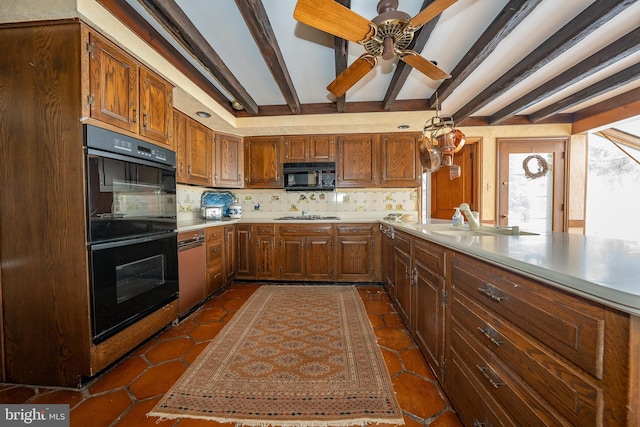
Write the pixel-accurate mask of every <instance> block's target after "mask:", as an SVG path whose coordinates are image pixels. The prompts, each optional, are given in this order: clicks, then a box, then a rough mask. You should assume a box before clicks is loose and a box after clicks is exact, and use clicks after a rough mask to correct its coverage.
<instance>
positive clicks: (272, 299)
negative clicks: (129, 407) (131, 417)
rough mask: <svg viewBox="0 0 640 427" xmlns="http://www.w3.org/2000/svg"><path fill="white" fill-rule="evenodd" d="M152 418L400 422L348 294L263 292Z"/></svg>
mask: <svg viewBox="0 0 640 427" xmlns="http://www.w3.org/2000/svg"><path fill="white" fill-rule="evenodd" d="M148 415H149V416H155V417H161V418H168V419H174V418H197V419H205V420H212V421H217V422H221V423H228V422H233V423H237V424H241V425H247V426H269V425H274V426H303V427H307V426H350V425H362V424H367V423H386V424H404V420H403V418H402V412H401V409H400V406H399V405H398V401H397V399H396V396H395V393H394V391H393V386H392V384H391V379H390V377H389V373H388V371H387V369H386V366H385V363H384V360H383V358H382V354H381V352H380V349H379V348H378V346H377V344H376V338H375V335H374V332H373V328H372V327H371V324H370V322H369V319H368V317H367V314H366V311H365V307H364V304H363V302H362V300H361V299H360V296H359V295H358V291H357V290H356V288H355V287H353V286H313V285H309V286H279V285H265V286H262V287H261V288H259V289H258V290H257V291H256V292H255V293H254V294H253V295H252V296H251V297H250V298H249V299H248V300H247V302H246V303H245V304H244V305H243V306H242V307H241V308H240V310H238V312H237V313H236V314H235V316H234V317H233V318H232V319H231V321H230V322H229V323H228V324H227V325H225V327H224V328H223V329H222V330H221V331H220V333H219V334H218V335H217V336H216V337H215V338H214V340H213V341H212V342H211V343H210V344H209V345H208V346H207V348H206V349H205V350H204V351H203V352H202V353H201V354H200V356H199V357H198V358H197V359H196V360H195V361H194V363H193V364H192V365H191V366H190V367H189V368H188V369H187V371H186V372H185V373H184V374H183V376H182V377H181V378H180V379H179V380H178V382H177V383H176V384H175V385H174V386H173V387H172V388H171V389H170V390H169V391H168V392H167V393H166V394H165V395H164V397H163V398H162V399H161V400H160V401H159V402H158V404H157V405H156V406H155V408H154V409H153V410H152V411H151V412H150V413H149V414H148Z"/></svg>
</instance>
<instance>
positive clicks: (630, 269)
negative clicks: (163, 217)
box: [178, 216, 640, 315]
mask: <svg viewBox="0 0 640 427" xmlns="http://www.w3.org/2000/svg"><path fill="white" fill-rule="evenodd" d="M323 222H325V223H327V222H328V223H358V222H361V223H367V222H380V223H383V224H387V225H389V226H392V227H394V228H395V229H397V230H402V231H405V232H407V233H409V234H412V235H414V236H417V237H421V238H424V239H426V240H430V241H432V242H434V243H438V244H440V245H442V246H445V247H448V248H451V249H454V250H457V251H459V252H462V253H466V254H468V255H471V256H474V257H476V258H479V259H482V260H485V261H488V262H491V263H493V264H496V265H499V266H501V267H505V268H507V269H510V270H512V271H515V272H518V273H521V274H524V275H526V276H529V277H532V278H534V279H538V280H541V281H543V282H545V283H548V284H550V285H552V286H555V287H558V288H561V289H565V290H568V291H569V292H571V293H574V294H578V295H582V296H584V297H586V298H588V299H591V300H594V301H597V302H600V303H603V304H605V305H608V306H611V307H614V308H617V309H619V310H621V311H624V312H627V313H631V314H635V315H640V242H636V241H626V240H618V239H608V238H604V237H595V236H584V235H581V234H568V233H549V234H542V235H527V236H524V235H522V236H503V235H497V236H492V235H483V236H464V237H461V236H446V235H442V234H437V233H433V232H430V231H427V230H424V229H423V228H420V227H419V226H417V225H415V224H411V223H401V222H389V221H384V220H380V219H379V218H369V217H367V216H360V217H358V216H353V217H351V216H350V217H344V218H341V219H340V220H313V221H297V222H296V221H291V220H278V221H276V220H274V219H273V218H270V217H264V216H263V217H248V218H246V217H243V218H242V219H240V220H238V219H233V220H229V219H226V220H224V221H205V220H189V221H178V231H189V230H196V229H204V228H207V227H215V226H224V225H228V224H236V223H251V224H253V223H277V224H291V223H297V224H299V223H303V224H306V223H309V224H310V225H313V224H316V223H323ZM430 222H432V223H436V224H442V223H450V221H443V220H432V221H430Z"/></svg>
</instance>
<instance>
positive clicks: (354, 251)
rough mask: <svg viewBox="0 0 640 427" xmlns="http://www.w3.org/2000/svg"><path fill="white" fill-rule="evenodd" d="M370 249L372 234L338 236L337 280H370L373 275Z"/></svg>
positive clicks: (371, 247) (371, 246)
mask: <svg viewBox="0 0 640 427" xmlns="http://www.w3.org/2000/svg"><path fill="white" fill-rule="evenodd" d="M372 249H373V237H372V236H338V256H337V257H336V261H337V267H338V280H345V281H355V282H360V281H368V280H370V279H371V278H372V276H373V251H372Z"/></svg>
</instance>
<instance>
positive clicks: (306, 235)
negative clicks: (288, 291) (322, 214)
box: [278, 224, 334, 281]
mask: <svg viewBox="0 0 640 427" xmlns="http://www.w3.org/2000/svg"><path fill="white" fill-rule="evenodd" d="M333 230H334V227H333V225H331V224H315V225H306V224H304V225H303V224H295V225H291V226H280V227H279V244H278V260H279V262H280V266H279V268H278V277H279V278H280V279H284V280H312V281H318V280H332V279H333V278H334V269H333V261H334V259H333V234H334V231H333Z"/></svg>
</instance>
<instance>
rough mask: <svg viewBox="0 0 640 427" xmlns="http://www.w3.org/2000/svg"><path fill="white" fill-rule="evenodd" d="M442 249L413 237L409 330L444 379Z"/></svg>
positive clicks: (443, 262)
mask: <svg viewBox="0 0 640 427" xmlns="http://www.w3.org/2000/svg"><path fill="white" fill-rule="evenodd" d="M445 259H446V258H445V249H444V248H443V247H442V246H439V245H436V244H434V243H431V242H427V241H425V240H422V239H418V238H414V239H413V280H414V284H413V313H412V321H411V323H412V325H411V329H412V331H413V334H414V338H415V340H416V342H417V343H418V347H419V348H420V350H421V351H422V353H423V354H424V356H425V359H426V360H427V362H428V363H429V366H431V368H432V369H433V371H434V373H435V374H436V377H437V378H438V379H439V380H440V381H444V339H445V331H444V324H445V303H446V290H445V275H446V271H445V267H446V261H445Z"/></svg>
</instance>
